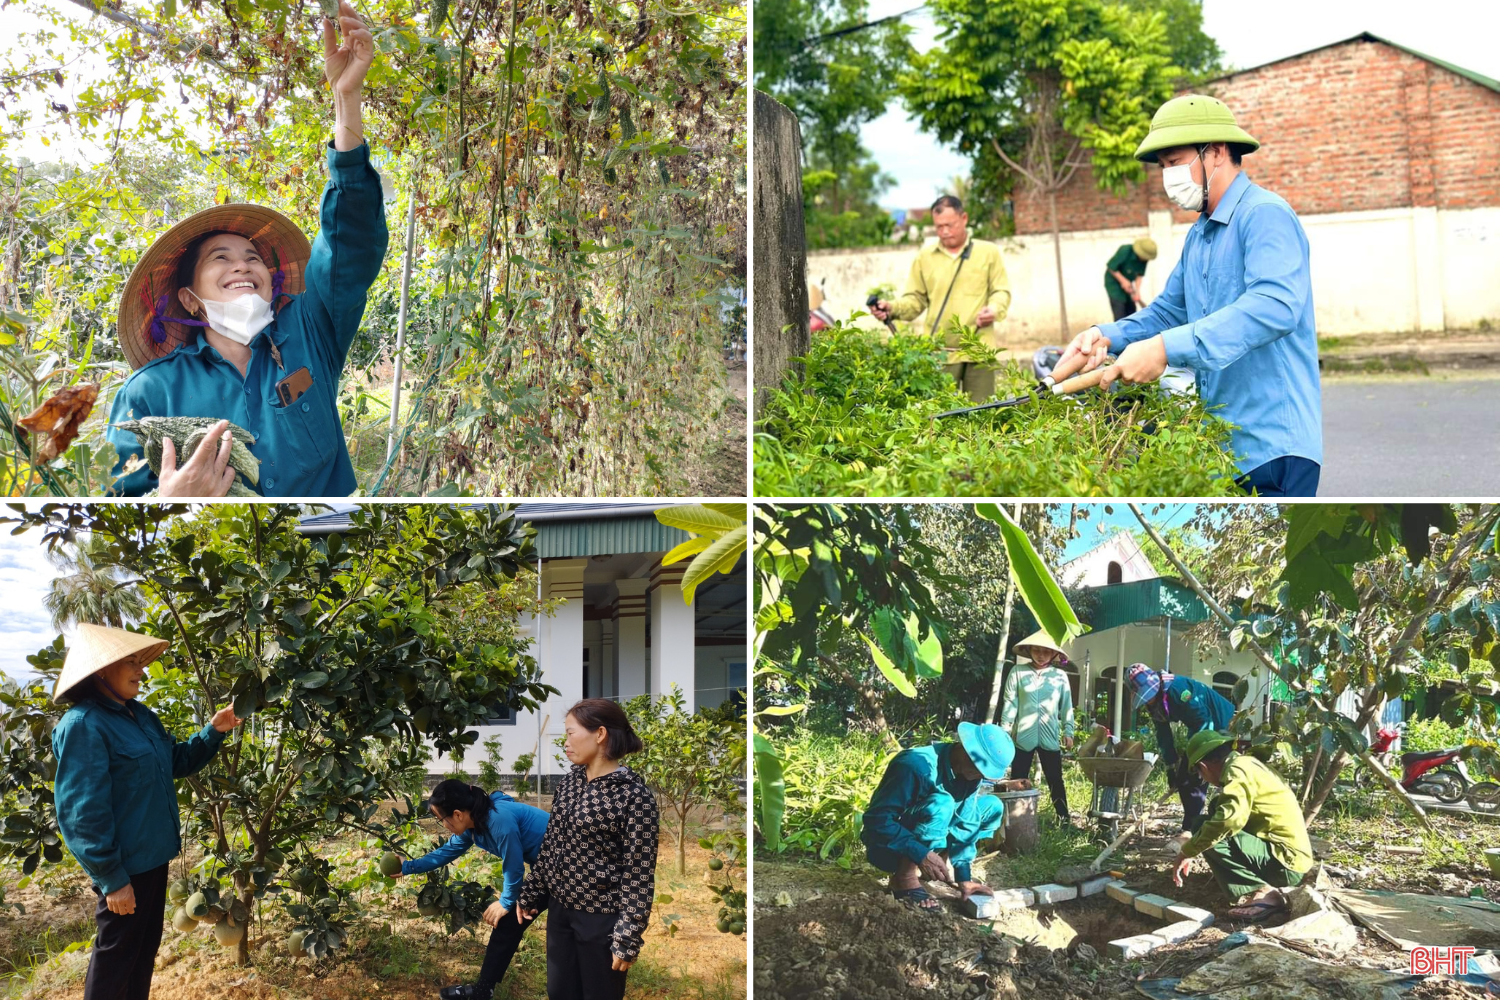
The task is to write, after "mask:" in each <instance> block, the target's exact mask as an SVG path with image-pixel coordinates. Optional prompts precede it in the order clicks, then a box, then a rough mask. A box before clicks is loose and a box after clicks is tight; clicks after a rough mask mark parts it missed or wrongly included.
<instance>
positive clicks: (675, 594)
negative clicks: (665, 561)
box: [651, 562, 698, 712]
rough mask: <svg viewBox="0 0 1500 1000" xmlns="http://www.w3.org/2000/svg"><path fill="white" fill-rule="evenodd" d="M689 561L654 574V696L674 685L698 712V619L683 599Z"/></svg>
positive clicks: (652, 650)
mask: <svg viewBox="0 0 1500 1000" xmlns="http://www.w3.org/2000/svg"><path fill="white" fill-rule="evenodd" d="M686 569H687V563H686V562H679V563H674V564H673V565H671V566H662V565H660V564H658V565H657V567H656V569H655V570H653V571H652V573H651V695H652V697H653V698H660V697H661V696H662V695H665V694H666V693H667V692H669V691H671V689H672V685H674V684H675V685H677V686H678V687H679V688H681V689H682V699H683V705H684V707H685V708H686V710H687V711H689V712H695V711H697V704H698V697H697V687H698V684H697V677H696V674H697V643H696V635H695V633H696V625H697V616H696V615H695V614H694V611H693V606H692V605H691V604H685V603H684V602H683V600H682V574H683V572H684V571H686Z"/></svg>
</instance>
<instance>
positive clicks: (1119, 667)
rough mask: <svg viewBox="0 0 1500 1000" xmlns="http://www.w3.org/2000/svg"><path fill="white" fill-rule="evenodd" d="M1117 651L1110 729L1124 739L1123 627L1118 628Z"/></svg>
mask: <svg viewBox="0 0 1500 1000" xmlns="http://www.w3.org/2000/svg"><path fill="white" fill-rule="evenodd" d="M1118 631H1119V641H1120V645H1119V651H1118V652H1116V653H1115V724H1114V726H1112V727H1111V729H1110V731H1111V732H1112V733H1114V735H1115V736H1116V737H1119V738H1120V739H1124V736H1123V734H1122V733H1121V728H1122V725H1123V722H1122V720H1123V719H1124V717H1125V715H1124V713H1125V628H1124V626H1120V627H1119V629H1118Z"/></svg>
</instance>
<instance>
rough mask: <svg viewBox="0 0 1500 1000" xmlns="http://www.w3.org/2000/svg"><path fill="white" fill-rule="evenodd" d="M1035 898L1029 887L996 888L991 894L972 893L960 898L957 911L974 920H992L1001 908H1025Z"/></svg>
mask: <svg viewBox="0 0 1500 1000" xmlns="http://www.w3.org/2000/svg"><path fill="white" fill-rule="evenodd" d="M1035 899H1036V897H1035V896H1033V895H1032V893H1031V890H1030V889H997V890H995V894H994V895H993V896H982V895H974V896H970V897H969V898H968V899H965V900H961V901H960V902H959V904H958V912H960V913H962V914H963V915H964V916H966V917H972V918H973V919H975V920H992V919H994V918H995V917H997V916H999V915H1000V912H1001V911H1002V910H1020V909H1025V908H1026V907H1028V906H1030V905H1031V904H1032V903H1033V902H1034V901H1035Z"/></svg>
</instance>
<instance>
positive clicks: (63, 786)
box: [52, 699, 224, 894]
mask: <svg viewBox="0 0 1500 1000" xmlns="http://www.w3.org/2000/svg"><path fill="white" fill-rule="evenodd" d="M223 745H224V734H223V733H221V732H219V731H218V730H217V729H215V728H214V727H213V726H211V725H210V726H204V727H203V728H202V729H201V730H199V731H198V734H197V735H195V736H193V737H192V738H191V739H187V740H182V741H178V740H176V739H174V738H173V737H172V736H171V735H170V734H169V733H168V732H167V731H166V729H164V728H163V727H162V724H161V720H159V719H158V718H157V717H156V713H155V712H153V711H151V709H149V708H147V707H146V706H145V705H142V704H141V703H140V702H138V701H130V702H127V703H126V704H124V705H121V704H120V703H118V702H113V701H107V700H100V701H95V700H92V699H90V700H87V701H82V702H79V703H78V704H77V705H74V706H73V707H72V708H70V709H68V711H67V712H66V713H65V714H64V715H63V717H62V720H61V721H60V722H58V724H57V728H56V729H54V730H52V753H53V755H54V756H55V757H56V758H57V778H56V782H55V785H54V788H53V799H54V801H55V802H56V805H57V828H58V830H59V831H60V832H61V833H62V837H63V841H64V843H66V844H67V845H68V850H69V851H71V852H72V853H73V856H74V857H75V858H77V859H78V863H79V865H81V866H82V867H83V870H84V871H86V872H88V875H89V878H90V879H91V880H92V881H93V883H94V885H96V886H98V887H99V891H100V892H103V893H105V894H108V893H111V892H114V891H115V890H116V889H123V888H124V887H125V886H126V885H128V884H129V883H130V876H132V875H139V874H140V873H141V872H148V871H151V869H153V868H159V867H160V866H162V865H164V864H166V863H167V862H168V861H171V860H172V859H173V858H175V857H177V855H178V854H179V853H181V851H182V822H181V820H180V818H179V817H178V815H177V789H176V786H175V785H174V784H173V782H174V779H177V778H186V777H187V776H188V775H190V774H196V773H197V772H198V771H201V770H202V769H203V768H204V766H205V765H207V764H208V762H209V761H210V760H212V759H213V756H214V754H216V753H218V752H219V748H220V747H221V746H223Z"/></svg>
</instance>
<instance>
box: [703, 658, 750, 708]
mask: <svg viewBox="0 0 1500 1000" xmlns="http://www.w3.org/2000/svg"><path fill="white" fill-rule="evenodd" d="M695 659H696V663H695V671H694V686H695V687H696V688H697V692H698V707H699V708H713V707H716V706H718V705H720V704H722V703H723V702H725V701H727V700H728V699H729V698H730V696H732V695H733V694H734V692H735V691H736V690H743V689H744V687H745V683H746V681H745V664H746V663H747V662H748V659H747V653H746V650H745V647H744V646H699V647H698V649H697V654H696V657H695ZM731 664H738V665H739V666H738V671H737V672H736V671H731V669H730V667H731Z"/></svg>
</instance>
